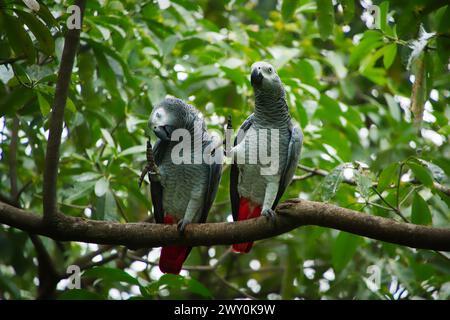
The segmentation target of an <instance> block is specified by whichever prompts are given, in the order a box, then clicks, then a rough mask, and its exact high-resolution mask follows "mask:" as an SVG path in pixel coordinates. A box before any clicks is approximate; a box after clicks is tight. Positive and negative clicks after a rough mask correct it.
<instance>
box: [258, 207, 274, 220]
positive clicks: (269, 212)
mask: <svg viewBox="0 0 450 320" xmlns="http://www.w3.org/2000/svg"><path fill="white" fill-rule="evenodd" d="M261 215H263V216H264V217H266V218H268V219H270V220H272V221H274V220H275V211H273V210H272V209H270V208H267V209H264V210H263V211H262V212H261Z"/></svg>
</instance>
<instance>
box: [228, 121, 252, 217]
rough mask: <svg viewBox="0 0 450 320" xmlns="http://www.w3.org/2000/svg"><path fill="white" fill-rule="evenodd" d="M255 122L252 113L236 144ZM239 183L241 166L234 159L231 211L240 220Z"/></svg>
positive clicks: (231, 182) (242, 127)
mask: <svg viewBox="0 0 450 320" xmlns="http://www.w3.org/2000/svg"><path fill="white" fill-rule="evenodd" d="M252 124H253V114H251V115H250V116H249V117H248V118H247V119H246V120H245V121H244V123H242V125H241V127H240V128H239V131H241V130H242V131H241V132H243V133H244V134H239V133H238V136H237V137H236V138H235V139H234V146H236V145H237V144H238V141H237V140H238V138H239V142H240V141H241V140H242V139H243V137H244V136H245V132H247V130H248V129H249V128H250V127H251V126H252ZM238 183H239V168H238V166H237V164H236V163H235V162H234V161H233V163H232V164H231V168H230V200H231V213H232V214H233V219H234V221H237V220H238V214H239V200H240V196H239V192H238Z"/></svg>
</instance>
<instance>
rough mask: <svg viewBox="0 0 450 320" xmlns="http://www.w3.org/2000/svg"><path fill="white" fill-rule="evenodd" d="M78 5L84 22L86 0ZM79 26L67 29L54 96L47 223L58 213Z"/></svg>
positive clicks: (46, 177)
mask: <svg viewBox="0 0 450 320" xmlns="http://www.w3.org/2000/svg"><path fill="white" fill-rule="evenodd" d="M75 5H76V6H78V7H79V8H80V13H81V17H80V19H81V21H83V14H84V8H85V6H86V0H77V1H75ZM80 31H81V30H79V29H71V30H68V31H67V34H66V37H65V40H64V49H63V53H62V57H61V65H60V67H59V72H58V79H57V81H56V89H55V98H54V100H53V107H52V113H51V118H50V128H49V135H48V143H47V152H46V158H45V167H44V184H43V196H44V201H43V208H44V219H45V221H46V222H47V223H51V222H53V220H54V219H55V218H56V216H57V204H56V180H57V176H58V163H59V146H60V144H61V133H62V129H63V121H64V109H65V106H66V101H67V94H68V91H69V84H70V77H71V75H72V68H73V63H74V60H75V55H76V52H77V48H78V43H79V42H80Z"/></svg>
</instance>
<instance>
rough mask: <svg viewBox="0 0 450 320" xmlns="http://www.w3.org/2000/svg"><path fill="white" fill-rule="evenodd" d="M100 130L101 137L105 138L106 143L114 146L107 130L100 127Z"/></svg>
mask: <svg viewBox="0 0 450 320" xmlns="http://www.w3.org/2000/svg"><path fill="white" fill-rule="evenodd" d="M100 131H101V132H102V136H103V139H105V141H106V143H107V144H108V145H109V146H110V147H113V148H115V143H114V139H113V137H112V136H111V134H110V133H109V131H108V130H106V129H103V128H101V129H100Z"/></svg>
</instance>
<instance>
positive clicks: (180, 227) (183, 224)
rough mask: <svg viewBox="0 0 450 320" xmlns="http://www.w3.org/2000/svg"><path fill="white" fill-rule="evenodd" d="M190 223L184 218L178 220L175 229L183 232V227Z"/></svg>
mask: <svg viewBox="0 0 450 320" xmlns="http://www.w3.org/2000/svg"><path fill="white" fill-rule="evenodd" d="M189 223H191V222H190V221H188V220H186V219H181V220H180V221H178V224H177V229H178V231H179V232H181V233H184V229H185V228H186V226H187V225H188V224H189Z"/></svg>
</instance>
